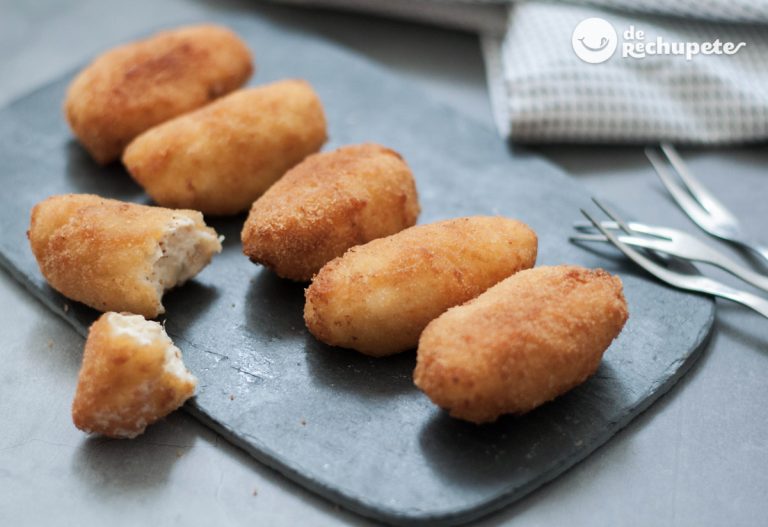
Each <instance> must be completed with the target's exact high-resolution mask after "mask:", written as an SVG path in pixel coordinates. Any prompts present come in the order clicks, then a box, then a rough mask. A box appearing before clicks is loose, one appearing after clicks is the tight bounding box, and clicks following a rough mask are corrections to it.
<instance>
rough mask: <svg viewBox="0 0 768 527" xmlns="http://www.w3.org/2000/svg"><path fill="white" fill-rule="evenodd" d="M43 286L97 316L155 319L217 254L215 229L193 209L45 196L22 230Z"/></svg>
mask: <svg viewBox="0 0 768 527" xmlns="http://www.w3.org/2000/svg"><path fill="white" fill-rule="evenodd" d="M27 236H28V238H29V242H30V246H31V248H32V253H33V254H34V255H35V258H36V259H37V263H38V265H39V266H40V271H41V272H42V274H43V276H44V277H45V279H46V280H47V281H48V283H49V284H50V285H51V287H53V288H54V289H56V290H57V291H59V292H60V293H61V294H63V295H64V296H66V297H68V298H71V299H72V300H76V301H78V302H82V303H84V304H86V305H88V306H90V307H92V308H94V309H97V310H99V311H126V312H130V313H138V314H140V315H144V316H145V317H147V318H154V317H156V316H157V315H159V314H162V313H164V312H165V309H164V308H163V304H162V296H163V293H164V292H165V291H166V290H167V289H170V288H172V287H175V286H177V285H181V284H182V283H184V282H185V281H186V280H188V279H189V278H191V277H193V276H194V275H196V274H197V273H198V272H200V270H202V269H203V268H204V267H205V266H206V265H207V264H208V263H209V262H210V261H211V258H212V257H213V255H214V254H215V253H218V252H221V242H220V241H219V239H218V236H217V234H216V231H214V230H213V229H211V228H210V227H207V226H206V225H205V223H204V222H203V216H202V214H200V213H199V212H197V211H192V210H171V209H164V208H161V207H149V206H146V205H137V204H135V203H125V202H122V201H117V200H111V199H104V198H101V197H99V196H94V195H91V194H65V195H60V196H53V197H51V198H48V199H46V200H44V201H42V202H40V203H38V204H37V205H35V207H34V208H33V209H32V217H31V221H30V227H29V231H28V232H27Z"/></svg>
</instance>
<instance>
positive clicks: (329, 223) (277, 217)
mask: <svg viewBox="0 0 768 527" xmlns="http://www.w3.org/2000/svg"><path fill="white" fill-rule="evenodd" d="M418 215H419V201H418V197H417V195H416V184H415V182H414V180H413V175H412V174H411V170H410V168H408V165H407V164H406V163H405V161H403V159H402V157H400V155H399V154H398V153H397V152H395V151H394V150H390V149H388V148H384V147H383V146H379V145H374V144H364V145H359V146H345V147H342V148H339V149H338V150H334V151H333V152H327V153H322V154H315V155H312V156H309V157H308V158H307V159H305V160H304V161H302V162H301V163H299V164H298V165H296V166H295V167H294V168H292V169H291V170H289V171H288V173H286V174H285V176H283V177H282V178H281V179H280V180H279V181H278V182H277V183H275V184H274V185H272V187H270V189H269V190H268V191H267V192H266V193H265V194H264V195H263V196H262V197H261V198H259V199H258V200H256V202H255V203H254V204H253V206H252V207H251V212H250V214H249V216H248V220H247V221H246V222H245V226H244V227H243V232H242V241H243V252H244V253H245V255H246V256H248V257H249V258H250V259H251V260H252V261H253V262H255V263H260V264H264V265H266V266H267V267H270V268H272V269H273V270H274V271H275V272H276V273H277V274H278V275H279V276H281V277H283V278H290V279H291V280H297V281H307V280H309V279H310V278H312V275H314V274H315V273H316V272H317V271H318V270H320V268H321V267H322V266H323V265H325V264H326V263H328V262H329V261H330V260H333V259H334V258H336V257H337V256H341V255H342V254H344V252H345V251H346V250H347V249H349V248H350V247H354V246H355V245H360V244H363V243H366V242H369V241H371V240H374V239H376V238H382V237H384V236H389V235H390V234H394V233H396V232H399V231H401V230H403V229H405V228H407V227H411V226H412V225H414V224H415V223H416V218H417V217H418Z"/></svg>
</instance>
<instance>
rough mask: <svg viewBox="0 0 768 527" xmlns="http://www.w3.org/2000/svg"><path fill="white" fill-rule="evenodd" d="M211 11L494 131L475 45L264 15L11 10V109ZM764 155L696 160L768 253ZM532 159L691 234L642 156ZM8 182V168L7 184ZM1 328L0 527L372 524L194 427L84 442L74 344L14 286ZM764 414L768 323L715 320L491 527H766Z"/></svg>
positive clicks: (739, 316) (361, 20) (304, 16)
mask: <svg viewBox="0 0 768 527" xmlns="http://www.w3.org/2000/svg"><path fill="white" fill-rule="evenodd" d="M211 10H228V11H236V12H238V11H239V12H242V14H243V16H252V15H253V14H255V13H257V12H258V13H261V14H263V15H266V16H271V17H275V18H277V19H280V20H283V21H285V22H287V23H289V24H291V25H293V26H294V27H295V28H296V29H297V30H303V31H311V32H314V33H316V34H319V35H323V36H326V37H328V38H330V39H331V40H334V41H337V42H339V43H340V44H342V45H345V46H349V47H351V48H353V49H356V50H358V51H359V52H361V53H362V54H364V55H367V56H368V57H370V58H371V60H374V61H376V62H378V63H381V64H383V65H385V66H386V67H388V68H390V69H392V70H395V71H397V72H398V73H400V74H401V75H403V76H404V77H407V78H409V79H411V80H412V81H415V82H416V83H417V84H420V85H421V86H422V87H423V88H424V90H425V92H426V93H427V94H428V95H429V96H431V97H434V98H435V99H438V100H441V101H443V102H445V103H446V104H448V105H451V106H454V107H455V108H458V109H459V110H460V111H461V112H463V113H464V114H466V115H467V116H468V117H469V118H472V119H477V120H480V121H482V122H484V123H486V124H487V125H488V126H492V119H491V114H490V109H489V103H488V97H487V94H486V91H485V79H484V71H483V65H482V60H481V57H480V50H479V46H478V42H477V38H476V37H475V36H473V35H470V34H465V33H458V32H451V31H445V30H439V29H435V28H430V27H426V26H420V25H416V24H408V23H403V22H395V21H388V20H382V19H376V18H368V17H363V16H357V15H351V14H339V13H328V12H308V11H305V10H302V9H298V8H295V9H288V8H275V7H263V6H261V5H260V4H257V3H256V2H221V1H220V2H205V1H202V0H198V1H194V0H188V1H184V0H166V1H163V2H153V1H151V0H136V1H132V2H117V1H96V0H90V1H88V0H72V1H58V2H56V1H53V0H50V1H25V2H22V1H13V0H0V104H4V103H7V102H10V101H11V100H12V99H13V98H15V97H17V96H19V95H21V94H23V93H24V92H26V91H28V90H30V89H32V88H34V87H36V86H39V85H41V84H43V83H45V82H46V81H47V80H50V79H52V78H55V77H57V76H59V75H60V74H63V73H65V72H66V71H68V70H70V69H71V68H73V67H74V66H77V65H79V64H81V63H82V62H84V61H85V60H86V59H88V58H89V57H91V56H93V55H94V54H95V53H98V52H99V51H101V50H103V49H104V48H105V46H108V45H111V44H114V43H116V42H118V41H121V40H124V39H126V38H130V37H132V36H134V35H136V34H137V33H140V32H143V31H146V29H147V28H153V27H156V26H158V25H162V24H175V23H184V22H189V21H193V20H204V19H205V16H206V13H208V12H210V11H211ZM255 52H256V55H257V60H258V54H259V52H260V50H255ZM263 52H267V51H263ZM340 74H343V72H340ZM766 150H768V149H766V148H765V145H760V146H754V147H751V148H747V149H729V150H723V151H719V152H709V153H706V152H696V151H686V152H685V153H686V157H687V159H688V160H689V162H690V164H691V166H692V168H693V170H694V171H695V173H696V174H698V175H700V176H701V178H702V179H703V180H704V181H705V183H706V184H707V185H708V186H710V187H711V188H713V189H715V190H716V191H718V193H719V195H721V196H722V199H723V201H724V202H725V203H726V204H727V205H728V206H730V207H731V208H732V209H733V210H734V211H735V212H737V214H738V215H739V216H740V217H741V218H742V219H743V220H744V221H746V222H748V223H749V225H750V228H752V229H753V231H754V233H755V234H756V235H760V236H762V237H763V239H764V240H766V241H768V235H766V233H765V232H764V227H765V225H766V221H767V220H768V207H766V205H765V201H766V198H768V170H766V167H768V152H766ZM539 151H540V152H542V153H543V154H544V155H545V156H547V157H548V158H550V159H551V160H552V161H554V162H556V163H558V164H560V165H561V166H563V167H564V168H565V169H566V170H568V171H570V172H571V173H572V174H573V175H574V177H576V178H578V179H580V180H582V181H583V183H584V184H586V185H587V186H588V187H589V188H591V189H592V190H593V191H594V192H595V193H597V194H599V195H601V196H604V197H606V198H609V199H610V200H612V201H613V202H615V203H617V204H620V205H621V207H622V208H623V209H624V210H628V211H630V212H631V213H633V214H634V215H635V216H636V217H637V218H638V219H645V220H647V221H652V222H657V223H664V224H668V225H673V226H678V227H682V228H686V229H688V230H689V231H691V232H696V230H695V227H693V226H692V225H691V223H690V222H689V221H688V220H687V219H686V218H685V217H684V216H683V215H682V214H681V213H680V212H679V211H678V210H677V209H676V208H675V207H674V206H673V205H672V204H671V203H670V201H669V199H668V198H667V197H666V195H665V194H664V192H663V190H662V189H661V187H660V185H659V184H658V183H657V181H656V179H655V177H654V176H653V174H652V172H651V170H650V168H649V167H648V165H647V163H646V162H645V160H644V157H643V155H642V149H641V148H639V147H626V148H605V147H563V146H549V147H542V148H539ZM1 167H2V163H1V160H0V178H2V168H1ZM0 181H2V179H0ZM510 184H513V182H510ZM4 191H6V192H12V189H4ZM586 205H588V204H585V206H586ZM564 243H565V240H564ZM717 276H721V275H719V274H718V275H717ZM0 313H2V315H3V318H4V320H3V324H1V325H0V342H2V343H3V345H2V346H0V361H1V362H2V366H0V386H1V387H2V388H0V525H38V524H46V525H72V524H77V525H91V524H94V525H95V524H101V523H104V522H108V523H109V524H110V525H111V526H121V525H136V524H139V523H143V524H149V525H155V524H164V525H165V524H173V523H179V524H181V523H183V524H185V525H249V526H252V525H296V524H300V525H336V524H350V525H367V524H369V522H368V521H367V520H365V519H363V518H361V517H358V516H356V515H354V514H351V513H348V512H346V511H344V510H340V509H339V508H337V507H335V506H334V505H332V504H331V503H329V502H327V501H325V500H322V499H320V498H317V497H315V496H314V495H312V494H310V493H308V492H306V491H304V490H303V489H302V488H300V487H298V486H297V485H295V484H293V483H291V482H289V481H287V480H286V479H285V478H283V477H282V476H280V475H279V474H276V473H275V472H273V471H272V470H270V469H268V468H265V467H263V466H261V465H259V464H258V463H256V462H255V461H253V460H252V459H251V458H249V457H248V456H246V455H245V454H243V453H242V452H240V451H239V450H238V449H236V448H234V447H232V446H230V445H228V444H227V443H225V442H224V441H223V440H221V439H220V438H218V437H217V436H216V435H215V434H214V433H212V432H210V431H209V430H207V429H206V428H205V427H203V426H202V425H200V424H199V423H197V422H196V421H195V420H193V419H192V418H190V417H189V416H187V415H186V414H184V413H176V414H174V415H172V416H170V417H169V418H168V419H167V420H165V421H164V422H162V423H159V424H157V425H155V426H153V427H151V428H150V429H149V431H148V432H147V433H146V434H145V435H143V436H142V437H140V438H139V439H136V440H134V441H109V440H103V439H98V438H96V439H87V438H86V437H85V436H84V435H83V434H81V433H80V432H79V431H78V430H76V429H75V428H74V427H73V425H72V424H71V421H70V416H69V408H70V404H71V398H72V395H73V393H74V388H75V383H76V376H77V370H78V368H79V360H80V356H81V348H82V340H81V339H80V337H78V336H77V335H76V334H75V333H74V331H72V330H71V329H70V328H69V327H68V326H67V325H66V324H65V323H64V322H63V321H60V320H59V319H58V318H56V317H55V316H54V315H53V314H51V313H49V312H48V311H47V310H46V309H45V308H44V307H43V306H42V305H41V304H40V303H38V302H37V301H35V300H34V299H33V298H32V297H31V296H30V295H29V294H28V293H27V292H26V291H24V290H23V289H22V288H21V287H20V286H19V285H18V284H17V283H16V282H14V281H13V279H12V278H11V277H10V276H9V275H8V274H6V273H4V272H0ZM767 408H768V321H765V320H762V319H760V318H759V317H758V316H757V315H754V314H752V313H751V312H748V311H746V310H744V309H742V308H739V307H737V306H733V305H730V304H726V303H720V304H719V306H718V321H717V326H716V330H715V333H714V335H713V338H712V341H711V344H710V346H709V347H708V348H707V350H706V351H705V353H704V355H703V357H702V359H701V360H700V361H699V363H698V364H697V365H695V366H694V368H693V369H692V371H691V372H690V373H689V374H688V375H687V377H686V378H685V379H684V380H683V381H682V382H681V383H679V384H678V385H677V386H676V387H675V388H673V389H672V390H671V391H670V393H669V394H667V395H666V396H664V397H663V398H662V399H661V400H660V401H659V402H658V403H656V404H655V405H654V406H653V407H652V408H651V409H650V410H649V411H647V412H646V413H645V414H644V415H642V416H641V417H640V418H639V419H637V420H636V421H635V422H633V423H632V424H631V425H630V426H629V427H628V428H627V429H626V430H624V431H623V432H621V433H620V434H619V435H618V436H617V437H615V438H614V439H613V440H612V441H611V442H609V443H608V444H607V445H606V446H604V447H603V448H601V449H600V450H598V451H597V452H596V453H595V454H593V455H592V456H591V457H589V458H588V459H587V460H586V461H584V462H583V463H581V464H579V465H578V466H577V467H575V468H574V469H572V470H571V471H569V472H568V473H566V474H565V475H563V476H562V477H560V478H559V479H557V480H556V481H555V482H553V483H551V484H549V485H547V486H545V487H544V488H542V489H540V490H539V491H537V492H535V493H534V494H532V495H531V496H529V497H528V498H526V499H524V500H523V501H521V502H519V503H517V504H515V505H513V506H511V507H508V508H506V509H505V510H503V511H502V512H500V513H497V514H495V515H493V516H491V517H488V518H487V519H486V520H485V521H484V522H483V524H485V525H501V524H505V525H506V524H510V525H526V526H528V525H533V526H537V525H541V526H545V525H546V526H550V525H552V526H554V525H564V524H568V525H570V526H580V525H585V526H586V525H589V526H595V525H617V524H620V525H713V526H714V525H764V524H765V522H766V516H767V515H766V513H767V512H768V499H767V498H768V409H767Z"/></svg>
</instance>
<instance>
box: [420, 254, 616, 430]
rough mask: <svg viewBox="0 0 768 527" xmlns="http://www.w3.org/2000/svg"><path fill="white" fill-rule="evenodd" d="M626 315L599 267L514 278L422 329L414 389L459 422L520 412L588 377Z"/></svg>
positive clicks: (559, 269)
mask: <svg viewBox="0 0 768 527" xmlns="http://www.w3.org/2000/svg"><path fill="white" fill-rule="evenodd" d="M627 317H628V311H627V302H626V300H625V299H624V295H623V293H622V284H621V279H619V278H618V277H615V276H611V275H610V274H608V273H607V272H605V271H603V270H602V269H597V270H589V269H584V268H582V267H574V266H567V265H562V266H556V267H539V268H536V269H531V270H528V271H521V272H519V273H517V274H515V275H514V276H511V277H509V278H507V279H506V280H504V281H502V282H500V283H498V284H497V285H495V286H493V287H491V288H490V289H488V290H487V291H486V292H485V293H483V294H482V295H480V296H478V297H477V298H475V299H473V300H470V301H469V302H467V303H466V304H464V305H462V306H458V307H454V308H452V309H449V310H448V311H446V312H445V313H443V314H442V315H441V316H439V317H438V318H436V319H435V320H433V321H432V322H430V324H429V325H428V326H427V328H426V329H425V330H424V332H423V333H422V334H421V338H420V339H419V348H418V352H417V365H416V370H415V372H414V381H415V383H416V386H418V387H419V388H421V390H423V391H424V393H426V394H427V395H428V396H429V398H430V399H431V400H432V402H434V403H435V404H436V405H438V406H440V407H442V408H444V409H446V410H448V411H449V412H450V415H451V416H453V417H457V418H459V419H464V420H466V421H471V422H474V423H487V422H491V421H495V420H496V419H497V418H498V417H499V416H501V415H503V414H508V413H512V414H522V413H525V412H528V411H530V410H532V409H534V408H536V407H537V406H539V405H541V404H544V403H545V402H547V401H549V400H551V399H554V398H555V397H557V396H558V395H561V394H563V393H565V392H567V391H568V390H570V389H571V388H573V387H575V386H577V385H579V384H581V383H582V382H584V381H585V380H586V379H587V378H588V377H589V376H590V375H592V374H593V373H594V372H595V371H596V370H597V367H598V365H599V364H600V360H601V359H602V357H603V353H604V352H605V350H606V349H607V348H608V346H609V345H610V344H611V342H612V341H613V339H615V338H616V337H617V336H618V335H619V333H620V332H621V329H622V328H623V327H624V323H625V322H626V321H627Z"/></svg>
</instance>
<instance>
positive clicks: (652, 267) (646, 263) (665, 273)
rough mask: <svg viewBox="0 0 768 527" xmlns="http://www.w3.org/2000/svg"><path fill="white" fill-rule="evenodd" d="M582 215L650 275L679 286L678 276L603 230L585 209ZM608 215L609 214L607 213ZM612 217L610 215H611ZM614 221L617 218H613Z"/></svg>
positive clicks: (606, 230)
mask: <svg viewBox="0 0 768 527" xmlns="http://www.w3.org/2000/svg"><path fill="white" fill-rule="evenodd" d="M581 213H582V214H583V215H584V217H585V218H587V219H588V220H589V221H590V222H591V223H592V225H594V227H595V228H596V229H597V230H598V231H600V232H601V233H602V234H603V236H605V237H606V238H607V239H608V241H609V242H611V243H612V244H613V245H614V246H615V247H616V248H617V249H618V250H620V251H621V252H622V253H624V255H625V256H626V257H627V258H629V259H630V260H632V261H633V262H635V263H636V264H637V265H639V266H640V267H642V268H643V269H645V270H646V271H648V272H649V273H650V274H652V275H653V276H655V277H656V278H658V279H659V280H661V281H663V282H667V283H668V284H671V285H674V286H678V284H679V280H677V279H676V278H677V277H678V275H677V274H676V273H674V272H672V271H670V270H668V269H665V268H664V267H662V266H660V265H658V264H657V263H655V262H653V261H652V260H650V259H649V258H646V257H645V256H643V255H642V254H640V253H639V252H637V251H635V250H634V249H632V248H630V247H629V246H628V245H626V244H624V243H622V242H621V241H620V240H619V239H618V238H617V237H616V236H615V235H614V234H612V233H611V232H610V231H609V230H608V229H605V228H603V226H602V225H601V224H600V222H599V221H597V220H596V219H595V218H593V217H592V216H591V215H590V214H589V213H588V212H587V211H585V210H584V209H581ZM606 214H608V213H606ZM609 216H610V214H609ZM611 219H613V220H614V221H615V220H616V218H611Z"/></svg>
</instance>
